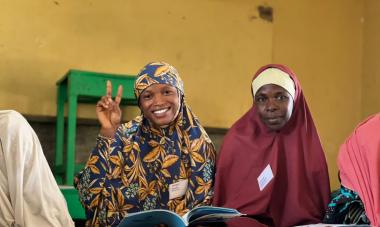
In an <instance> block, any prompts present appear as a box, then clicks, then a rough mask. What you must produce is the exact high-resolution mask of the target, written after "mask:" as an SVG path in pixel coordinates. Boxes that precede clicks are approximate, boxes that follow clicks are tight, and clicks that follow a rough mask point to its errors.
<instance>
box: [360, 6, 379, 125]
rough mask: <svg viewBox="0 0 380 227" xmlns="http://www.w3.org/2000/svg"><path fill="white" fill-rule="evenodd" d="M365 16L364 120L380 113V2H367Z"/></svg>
mask: <svg viewBox="0 0 380 227" xmlns="http://www.w3.org/2000/svg"><path fill="white" fill-rule="evenodd" d="M364 15H365V17H364V23H363V24H364V28H363V31H364V32H363V33H364V35H363V53H364V55H363V65H362V67H363V86H362V88H363V97H362V100H363V101H362V118H363V119H364V118H366V117H368V116H369V115H372V114H374V113H378V112H380V98H379V97H380V92H379V88H380V43H379V40H380V30H379V28H380V18H379V15H380V1H377V0H366V1H365V4H364Z"/></svg>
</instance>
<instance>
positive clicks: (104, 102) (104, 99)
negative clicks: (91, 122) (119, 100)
mask: <svg viewBox="0 0 380 227" xmlns="http://www.w3.org/2000/svg"><path fill="white" fill-rule="evenodd" d="M109 104H110V101H109V98H108V97H107V96H103V97H102V98H101V99H100V100H99V101H98V103H97V106H98V105H101V106H104V107H106V108H108V106H109Z"/></svg>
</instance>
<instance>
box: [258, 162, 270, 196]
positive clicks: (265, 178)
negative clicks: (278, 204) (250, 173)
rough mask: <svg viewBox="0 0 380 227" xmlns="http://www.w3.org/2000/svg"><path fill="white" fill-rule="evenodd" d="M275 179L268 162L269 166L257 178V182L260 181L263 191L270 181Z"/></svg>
mask: <svg viewBox="0 0 380 227" xmlns="http://www.w3.org/2000/svg"><path fill="white" fill-rule="evenodd" d="M272 179H273V172H272V169H271V168H270V165H269V164H268V165H267V167H265V169H264V170H263V172H261V174H260V176H259V177H258V178H257V183H259V188H260V191H262V190H263V189H264V188H265V187H266V186H267V185H268V184H269V182H270V181H271V180H272Z"/></svg>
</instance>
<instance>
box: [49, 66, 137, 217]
mask: <svg viewBox="0 0 380 227" xmlns="http://www.w3.org/2000/svg"><path fill="white" fill-rule="evenodd" d="M135 79H136V77H135V76H131V75H121V74H109V73H98V72H88V71H81V70H69V71H68V72H67V73H66V74H65V75H64V76H63V77H62V78H61V79H60V80H59V81H57V119H56V147H55V148H56V149H55V163H54V175H55V179H56V180H57V182H58V183H59V184H61V183H62V182H63V183H64V184H65V185H66V187H67V186H70V187H72V185H73V178H74V175H75V174H76V173H77V172H78V171H79V170H80V169H82V168H83V166H84V164H82V163H80V164H76V163H75V142H76V140H75V138H76V117H77V107H78V105H79V104H80V103H96V102H98V101H99V99H100V97H102V96H104V95H105V94H106V81H107V80H110V81H111V82H112V85H113V89H112V96H113V97H114V96H115V95H116V93H117V88H118V86H119V85H122V86H123V94H122V102H121V105H137V100H136V99H135V95H134V82H135ZM66 103H67V109H68V116H67V128H66V135H65V118H64V113H65V104H66ZM65 137H66V143H65ZM94 139H95V138H94ZM65 146H66V153H64V147H65ZM62 192H63V194H64V196H65V198H66V201H67V204H68V207H69V212H70V214H71V216H72V217H73V218H79V219H81V218H85V216H84V211H83V208H82V207H81V206H80V203H79V197H78V194H77V192H76V190H75V189H73V187H72V190H71V191H70V190H65V191H64V190H62ZM74 192H75V193H74ZM78 205H79V206H78Z"/></svg>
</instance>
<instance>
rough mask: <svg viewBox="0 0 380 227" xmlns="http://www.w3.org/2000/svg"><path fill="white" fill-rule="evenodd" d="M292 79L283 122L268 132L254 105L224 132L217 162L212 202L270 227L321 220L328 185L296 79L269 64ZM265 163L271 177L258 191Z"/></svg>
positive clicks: (321, 156) (312, 123) (310, 120)
mask: <svg viewBox="0 0 380 227" xmlns="http://www.w3.org/2000/svg"><path fill="white" fill-rule="evenodd" d="M267 68H277V69H279V70H282V71H283V72H286V73H287V74H289V76H290V77H291V78H292V79H293V81H294V84H295V87H296V93H295V97H294V109H293V113H292V116H291V118H290V119H289V121H288V122H287V123H286V125H285V126H284V127H283V128H282V129H281V130H280V131H277V132H273V131H272V132H271V131H268V128H267V127H266V126H265V125H264V124H263V123H262V122H261V121H260V118H259V116H258V113H257V109H256V107H255V105H253V106H252V108H251V109H250V110H249V111H248V112H247V113H246V114H245V115H244V116H243V117H242V118H240V119H239V120H238V121H237V122H236V123H235V124H234V125H233V126H232V127H231V129H230V130H229V132H228V133H227V135H226V136H225V139H224V141H223V145H222V148H221V151H220V155H219V159H218V162H217V171H216V182H215V196H214V201H213V204H214V205H215V206H223V207H230V208H236V209H238V210H239V211H240V212H242V213H245V214H247V215H249V216H252V217H254V218H255V219H256V220H259V221H261V222H262V223H265V224H267V225H269V226H294V225H301V224H312V223H320V222H321V220H322V218H323V215H324V211H325V209H326V207H327V204H328V202H329V195H330V186H329V177H328V171H327V165H326V159H325V156H324V152H323V149H322V146H321V143H320V140H319V137H318V133H317V130H316V128H315V126H314V122H313V119H312V117H311V113H310V111H309V108H308V106H307V104H306V100H305V97H304V95H303V92H302V89H301V86H300V83H299V81H298V79H297V78H296V76H295V74H294V73H293V72H292V71H291V70H290V69H289V68H287V67H286V66H283V65H277V64H271V65H266V66H264V67H262V68H261V69H259V70H258V71H257V73H256V74H255V76H254V78H253V79H255V78H256V77H257V76H258V75H259V74H260V73H261V72H262V71H264V70H265V69H267ZM268 165H270V167H271V169H272V172H273V176H274V177H273V178H272V180H271V181H270V182H269V183H268V184H267V185H266V187H265V188H264V189H263V190H262V191H260V189H259V184H258V180H257V179H258V177H259V175H260V174H261V173H262V172H263V170H264V169H265V168H266V167H267V166H268Z"/></svg>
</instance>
